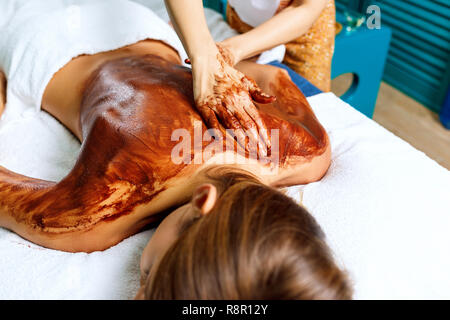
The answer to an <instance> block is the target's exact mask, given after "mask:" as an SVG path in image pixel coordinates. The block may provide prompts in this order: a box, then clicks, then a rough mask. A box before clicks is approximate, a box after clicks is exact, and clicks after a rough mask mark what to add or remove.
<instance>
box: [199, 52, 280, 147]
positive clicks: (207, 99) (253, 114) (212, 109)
mask: <svg viewBox="0 0 450 320" xmlns="http://www.w3.org/2000/svg"><path fill="white" fill-rule="evenodd" d="M219 50H222V49H221V48H220V47H219V49H218V50H216V52H214V54H209V55H206V56H204V57H202V58H199V59H198V60H194V61H192V73H193V78H194V79H193V80H194V98H195V102H196V105H197V109H198V111H199V113H200V114H201V116H202V118H203V119H204V121H205V122H206V124H207V125H208V127H209V128H215V129H219V128H220V126H221V125H222V126H223V127H224V128H225V129H233V130H234V132H235V134H236V138H237V140H238V142H239V144H240V145H241V146H242V147H244V148H245V136H246V135H248V137H249V139H251V140H253V143H254V144H253V145H254V146H256V145H258V146H259V150H260V151H261V150H264V149H263V148H264V147H267V148H269V147H270V141H269V137H268V133H267V128H266V126H265V124H264V122H263V120H262V119H261V116H260V115H259V112H258V109H257V107H256V105H255V104H254V102H257V103H262V104H266V103H270V102H273V101H274V100H275V97H272V96H269V95H266V94H264V93H263V92H262V91H261V89H260V88H259V87H258V86H257V85H256V83H255V82H254V81H253V80H251V79H250V78H248V77H246V76H245V75H244V74H242V73H241V72H239V71H238V70H236V69H235V68H234V67H232V66H231V65H230V63H231V61H227V60H228V58H227V56H226V54H222V53H221V52H220V51H219ZM222 52H223V51H222ZM249 151H250V150H249Z"/></svg>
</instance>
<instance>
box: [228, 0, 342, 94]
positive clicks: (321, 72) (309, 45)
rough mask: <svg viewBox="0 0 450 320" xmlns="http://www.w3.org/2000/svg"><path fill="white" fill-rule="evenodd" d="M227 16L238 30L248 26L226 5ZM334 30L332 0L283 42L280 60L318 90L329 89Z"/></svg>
mask: <svg viewBox="0 0 450 320" xmlns="http://www.w3.org/2000/svg"><path fill="white" fill-rule="evenodd" d="M291 3H292V0H282V1H281V2H280V7H279V8H278V11H277V13H278V12H280V11H281V10H283V9H285V8H286V7H287V6H289V5H290V4H291ZM227 20H228V23H229V24H230V26H231V27H232V28H233V29H235V30H236V31H237V32H239V33H245V32H247V31H250V30H251V29H252V27H251V26H249V25H248V24H246V23H245V22H243V21H242V20H241V19H240V18H239V16H238V14H237V13H236V11H235V10H234V9H233V8H232V7H230V5H228V7H227ZM335 32H336V9H335V5H334V0H328V3H327V5H326V7H325V9H324V10H323V12H322V14H321V15H320V17H319V18H318V19H317V21H316V22H315V23H314V24H313V26H312V27H311V29H309V31H308V32H307V33H305V34H304V35H303V36H301V37H299V38H297V39H295V40H293V41H291V42H289V43H287V44H286V56H285V58H284V61H283V62H284V63H285V64H286V65H288V66H289V67H290V68H292V69H293V70H295V71H296V72H297V73H299V74H300V75H302V76H303V77H304V78H306V79H307V80H308V81H310V82H311V83H312V84H314V85H315V86H316V87H317V88H319V89H321V90H322V91H325V92H327V91H330V90H331V60H332V58H333V52H334V38H335Z"/></svg>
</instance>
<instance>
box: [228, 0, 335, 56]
mask: <svg viewBox="0 0 450 320" xmlns="http://www.w3.org/2000/svg"><path fill="white" fill-rule="evenodd" d="M326 4H327V0H294V1H293V3H292V4H291V5H290V6H289V7H287V8H286V9H284V10H282V11H281V12H280V13H278V14H277V15H275V16H274V17H273V18H272V19H270V20H268V21H267V22H265V23H263V24H261V25H260V26H258V27H256V28H254V29H252V30H250V31H249V32H246V33H244V34H241V35H238V36H236V37H233V38H230V39H227V40H225V41H223V42H222V45H223V46H224V47H226V48H227V49H228V50H230V51H232V52H233V56H234V63H238V62H239V61H242V60H245V59H248V58H251V57H253V56H255V55H257V54H260V53H261V52H263V51H266V50H268V49H271V48H274V47H276V46H278V45H280V44H284V43H288V42H290V41H292V40H294V39H296V38H298V37H300V36H302V35H303V34H305V33H306V32H307V31H308V30H309V29H310V28H311V26H312V25H313V24H314V22H315V21H316V20H317V19H318V18H319V16H320V14H321V13H322V11H323V10H324V8H325V6H326Z"/></svg>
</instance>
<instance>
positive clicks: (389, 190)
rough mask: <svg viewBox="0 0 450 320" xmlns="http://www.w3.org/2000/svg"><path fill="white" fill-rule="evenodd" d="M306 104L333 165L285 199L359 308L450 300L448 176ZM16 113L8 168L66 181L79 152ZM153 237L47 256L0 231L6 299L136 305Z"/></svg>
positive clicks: (9, 128) (0, 160) (369, 127)
mask: <svg viewBox="0 0 450 320" xmlns="http://www.w3.org/2000/svg"><path fill="white" fill-rule="evenodd" d="M210 27H213V26H211V25H210ZM218 32H220V30H219V31H218ZM308 101H309V102H310V104H311V106H312V108H313V109H314V112H315V113H316V115H317V117H318V119H319V121H320V122H321V123H322V124H323V126H324V127H325V128H326V130H327V132H328V134H329V136H330V139H331V145H332V164H331V167H330V169H329V171H328V172H327V174H326V175H325V177H324V178H323V179H322V180H321V181H319V182H316V183H311V184H308V185H304V186H295V187H291V188H288V190H287V192H288V194H289V195H290V196H291V197H293V198H294V199H295V200H296V201H298V202H300V203H302V204H303V205H305V206H306V207H307V208H308V209H309V210H310V212H311V213H312V214H313V215H314V216H315V217H316V219H317V220H318V222H319V224H320V225H321V226H322V228H323V229H324V231H325V233H326V235H327V239H328V243H329V244H330V246H331V248H332V249H333V251H334V253H335V256H336V258H337V261H338V262H339V263H340V264H341V265H342V266H343V267H344V268H345V269H346V270H347V271H348V272H349V274H350V277H351V279H352V281H353V284H354V288H355V298H356V299H449V298H450V273H449V272H448V270H450V232H449V231H450V173H449V171H448V170H446V169H444V168H443V167H441V166H439V165H438V164H437V163H436V162H434V161H433V160H431V159H430V158H428V157H427V156H426V155H425V154H423V153H422V152H420V151H418V150H416V149H414V148H413V147H411V146H410V145H409V144H408V143H406V142H405V141H403V140H401V139H399V138H397V137H396V136H394V135H393V134H391V133H390V132H388V131H387V130H385V129H384V128H382V127H381V126H379V125H378V124H376V123H375V122H374V121H372V120H370V119H369V118H367V117H365V116H364V115H363V114H361V113H360V112H358V111H356V110H355V109H354V108H353V107H351V106H350V105H348V104H346V103H345V102H343V101H342V100H340V99H339V98H338V97H336V96H335V95H334V94H332V93H320V94H316V95H314V96H311V97H309V98H308ZM7 108H14V106H12V105H7ZM16 109H17V110H15V111H14V116H13V117H9V118H8V121H4V120H2V121H0V165H2V166H4V167H6V168H8V169H10V170H13V171H15V172H18V173H21V174H24V175H28V176H32V177H35V178H41V179H45V180H54V181H57V180H60V179H61V178H63V177H64V176H65V175H66V174H67V173H68V172H69V171H70V169H71V168H72V166H73V165H74V163H75V160H76V159H77V155H78V152H79V148H80V145H79V143H78V142H77V141H76V140H75V138H74V137H73V136H72V135H71V134H70V133H69V132H68V131H67V130H66V129H65V128H64V127H63V126H62V125H61V124H60V123H59V122H58V121H56V120H55V119H54V118H52V117H51V116H50V115H48V114H46V113H44V112H37V111H35V110H34V109H33V108H26V109H21V108H16ZM152 232H153V231H152V230H149V231H145V232H142V233H139V234H137V235H135V236H132V237H130V238H128V239H126V240H124V241H123V242H121V243H119V244H118V245H116V246H114V247H112V248H110V249H108V250H106V251H103V252H94V253H91V254H85V253H65V252H60V251H54V250H49V249H45V248H42V247H39V246H37V245H35V244H33V243H30V242H28V241H26V240H24V239H22V238H21V237H19V236H17V235H16V234H14V233H12V232H10V231H8V230H5V229H3V228H0V255H1V258H0V299H131V298H133V297H134V295H135V293H136V292H137V289H138V286H139V260H140V255H141V253H142V250H143V248H144V246H145V245H146V244H147V242H148V240H149V238H150V237H151V235H152Z"/></svg>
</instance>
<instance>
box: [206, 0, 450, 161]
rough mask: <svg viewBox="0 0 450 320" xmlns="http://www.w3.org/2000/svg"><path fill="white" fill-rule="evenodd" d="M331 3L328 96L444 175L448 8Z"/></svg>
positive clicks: (218, 2) (404, 2)
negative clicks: (399, 140) (334, 25)
mask: <svg viewBox="0 0 450 320" xmlns="http://www.w3.org/2000/svg"><path fill="white" fill-rule="evenodd" d="M204 2H205V5H206V6H208V7H210V8H213V9H215V10H217V11H219V12H221V13H224V10H225V7H226V2H227V1H226V0H205V1H204ZM335 2H336V20H337V22H338V28H337V29H338V31H339V30H340V32H339V33H338V34H337V35H336V48H335V54H334V57H333V66H332V78H333V81H332V91H333V92H334V93H335V94H336V95H338V96H340V97H341V98H342V99H343V100H344V101H346V102H348V103H349V104H351V105H352V106H353V107H354V108H356V109H358V110H359V111H361V112H362V113H364V114H365V115H366V116H368V117H370V118H372V119H373V120H374V121H376V122H378V123H379V124H380V125H382V126H383V127H385V128H386V129H388V130H390V131H391V132H393V133H394V134H396V135H397V136H399V137H400V138H402V139H404V140H406V141H407V142H409V143H410V144H411V145H413V146H414V147H415V148H417V149H419V150H421V151H423V152H425V153H426V154H427V155H428V156H429V157H431V158H432V159H434V160H436V161H437V162H438V163H440V164H441V165H442V166H444V167H446V168H447V169H450V93H449V79H450V1H449V0H420V1H417V0H380V1H374V0H335Z"/></svg>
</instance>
